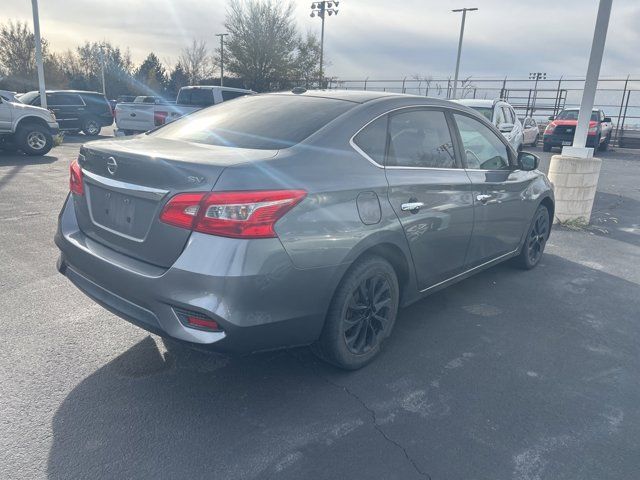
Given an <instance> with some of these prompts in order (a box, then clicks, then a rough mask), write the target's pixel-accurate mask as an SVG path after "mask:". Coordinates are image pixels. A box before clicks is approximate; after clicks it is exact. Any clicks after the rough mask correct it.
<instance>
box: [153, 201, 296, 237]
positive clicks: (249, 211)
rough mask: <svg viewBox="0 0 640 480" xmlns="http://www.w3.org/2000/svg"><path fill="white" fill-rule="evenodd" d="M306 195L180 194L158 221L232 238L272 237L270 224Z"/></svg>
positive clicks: (164, 210)
mask: <svg viewBox="0 0 640 480" xmlns="http://www.w3.org/2000/svg"><path fill="white" fill-rule="evenodd" d="M306 195H307V192H305V191H304V190H259V191H240V192H212V193H181V194H178V195H176V196H175V197H173V198H172V199H171V200H169V202H167V204H166V205H165V207H164V209H163V210H162V213H161V214H160V220H161V221H162V222H164V223H168V224H169V225H174V226H176V227H181V228H188V229H191V230H193V231H196V232H201V233H207V234H210V235H218V236H221V237H232V238H273V237H275V236H276V233H275V230H274V226H275V224H276V222H277V221H278V220H280V219H281V218H282V217H283V216H284V214H285V213H287V212H288V211H289V210H291V209H292V208H293V207H294V206H295V205H297V204H298V203H300V202H301V201H302V200H303V199H304V198H305V197H306Z"/></svg>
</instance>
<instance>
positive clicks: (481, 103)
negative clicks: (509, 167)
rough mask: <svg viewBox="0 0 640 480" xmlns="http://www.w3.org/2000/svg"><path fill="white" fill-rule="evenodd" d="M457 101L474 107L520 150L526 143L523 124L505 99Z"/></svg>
mask: <svg viewBox="0 0 640 480" xmlns="http://www.w3.org/2000/svg"><path fill="white" fill-rule="evenodd" d="M455 102H457V103H459V104H461V105H465V106H467V107H469V108H473V109H474V110H476V111H477V112H478V113H481V114H482V115H484V116H485V117H486V118H487V120H489V121H490V122H491V123H493V124H494V125H495V126H496V127H497V128H498V130H500V132H501V133H502V135H504V138H506V139H507V141H508V142H509V143H510V144H511V146H512V147H513V148H514V149H515V150H516V152H519V151H520V150H522V145H523V144H524V132H523V129H522V124H521V123H520V120H518V117H517V116H516V112H515V110H514V109H513V107H512V106H511V105H509V104H508V103H507V102H505V101H503V100H477V99H471V98H469V99H461V100H455Z"/></svg>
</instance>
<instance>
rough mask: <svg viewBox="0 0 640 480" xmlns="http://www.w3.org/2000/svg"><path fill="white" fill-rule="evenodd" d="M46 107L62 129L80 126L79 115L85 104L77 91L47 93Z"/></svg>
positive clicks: (78, 127)
mask: <svg viewBox="0 0 640 480" xmlns="http://www.w3.org/2000/svg"><path fill="white" fill-rule="evenodd" d="M47 107H48V108H49V110H51V111H52V112H53V113H54V115H55V116H56V119H57V121H58V125H60V128H61V129H63V130H75V129H80V128H82V122H81V117H82V115H83V114H84V111H85V109H86V105H85V103H84V101H83V100H82V97H80V95H78V94H77V93H64V92H55V93H47Z"/></svg>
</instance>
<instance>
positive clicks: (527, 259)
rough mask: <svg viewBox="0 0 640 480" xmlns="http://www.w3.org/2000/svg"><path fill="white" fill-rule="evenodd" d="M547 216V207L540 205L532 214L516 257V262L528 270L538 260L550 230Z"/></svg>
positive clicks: (536, 263)
mask: <svg viewBox="0 0 640 480" xmlns="http://www.w3.org/2000/svg"><path fill="white" fill-rule="evenodd" d="M549 217H550V216H549V210H548V209H547V207H545V206H544V205H540V206H539V207H538V209H537V210H536V213H535V215H534V216H533V221H532V222H531V226H530V227H529V231H528V232H527V237H526V239H525V241H524V245H523V246H522V250H521V251H520V255H518V256H517V257H516V262H517V264H518V266H520V267H521V268H524V269H526V270H530V269H532V268H534V267H535V266H536V265H538V263H539V262H540V259H541V258H542V253H543V252H544V247H545V245H546V244H547V240H548V238H549V233H550V232H551V219H550V218H549Z"/></svg>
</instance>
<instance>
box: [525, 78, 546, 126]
mask: <svg viewBox="0 0 640 480" xmlns="http://www.w3.org/2000/svg"><path fill="white" fill-rule="evenodd" d="M546 79H547V74H546V73H543V72H533V73H529V80H535V81H536V83H535V84H534V86H533V102H532V103H531V116H532V117H533V114H534V113H535V111H536V100H537V99H538V80H546Z"/></svg>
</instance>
